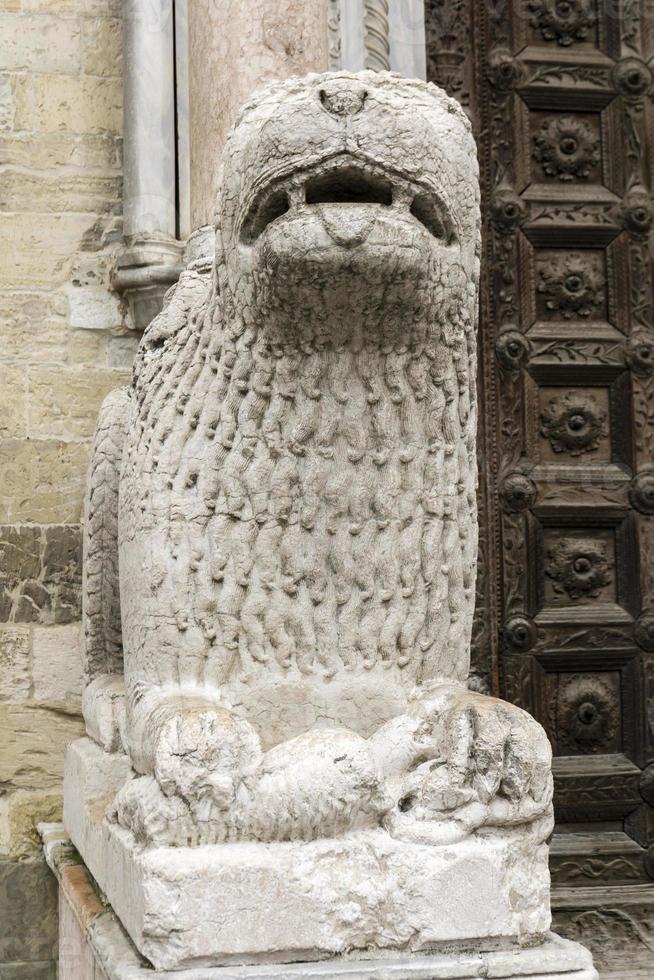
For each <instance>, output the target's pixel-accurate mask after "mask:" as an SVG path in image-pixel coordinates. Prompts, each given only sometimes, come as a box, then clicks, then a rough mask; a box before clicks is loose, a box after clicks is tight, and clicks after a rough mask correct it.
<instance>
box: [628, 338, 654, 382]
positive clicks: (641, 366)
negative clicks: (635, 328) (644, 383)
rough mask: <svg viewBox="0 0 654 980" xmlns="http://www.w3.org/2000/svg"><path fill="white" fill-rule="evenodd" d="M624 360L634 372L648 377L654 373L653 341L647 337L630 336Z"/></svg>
mask: <svg viewBox="0 0 654 980" xmlns="http://www.w3.org/2000/svg"><path fill="white" fill-rule="evenodd" d="M625 360H626V362H627V364H628V365H629V367H630V368H631V370H632V371H633V372H634V374H637V375H638V376H639V377H641V378H650V377H651V376H652V375H653V374H654V343H652V341H651V340H649V339H648V338H647V337H632V339H631V342H630V344H629V346H628V347H627V349H626V350H625Z"/></svg>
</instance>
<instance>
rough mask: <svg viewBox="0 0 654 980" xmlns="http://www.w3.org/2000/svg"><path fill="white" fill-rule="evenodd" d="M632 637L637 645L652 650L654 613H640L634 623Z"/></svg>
mask: <svg viewBox="0 0 654 980" xmlns="http://www.w3.org/2000/svg"><path fill="white" fill-rule="evenodd" d="M634 639H635V641H636V643H637V644H638V646H639V647H641V649H643V650H648V651H650V652H652V651H654V613H651V612H644V613H641V614H640V616H639V617H638V619H637V620H636V622H635V624H634Z"/></svg>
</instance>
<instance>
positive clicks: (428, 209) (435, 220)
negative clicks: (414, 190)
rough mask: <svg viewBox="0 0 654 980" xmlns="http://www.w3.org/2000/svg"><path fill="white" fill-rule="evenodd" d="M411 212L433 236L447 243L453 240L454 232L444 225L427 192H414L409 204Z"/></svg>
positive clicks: (436, 206)
mask: <svg viewBox="0 0 654 980" xmlns="http://www.w3.org/2000/svg"><path fill="white" fill-rule="evenodd" d="M411 214H412V215H413V217H414V218H415V219H416V220H417V221H419V222H420V224H421V225H424V226H425V228H426V229H427V231H428V232H429V234H430V235H433V236H434V238H438V239H440V240H441V241H444V242H446V243H447V244H448V245H450V244H451V243H452V242H453V241H454V232H453V231H452V229H451V228H448V227H447V226H446V223H445V221H444V219H443V216H442V214H441V213H440V210H439V208H438V205H437V204H436V202H435V201H434V199H433V198H432V197H431V196H430V195H429V194H416V196H415V197H414V199H413V203H412V204H411Z"/></svg>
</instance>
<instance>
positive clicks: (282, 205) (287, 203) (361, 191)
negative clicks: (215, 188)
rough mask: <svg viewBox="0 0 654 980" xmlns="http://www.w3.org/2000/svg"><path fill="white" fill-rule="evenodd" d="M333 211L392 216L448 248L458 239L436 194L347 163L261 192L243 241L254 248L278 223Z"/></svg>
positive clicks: (245, 223)
mask: <svg viewBox="0 0 654 980" xmlns="http://www.w3.org/2000/svg"><path fill="white" fill-rule="evenodd" d="M331 206H334V208H335V209H336V210H337V209H338V208H339V207H341V209H342V206H347V208H348V209H349V211H350V213H352V210H353V209H354V210H356V211H357V212H363V211H366V210H367V212H368V213H371V212H373V213H374V210H375V209H376V210H378V211H381V212H383V211H384V210H387V211H388V212H394V213H395V214H396V215H397V216H398V217H399V218H402V219H403V220H407V221H415V222H418V223H419V224H420V225H422V227H423V228H424V229H425V230H426V231H427V232H428V233H429V234H430V235H431V236H433V237H434V238H436V239H438V240H439V241H441V242H443V243H444V244H446V245H449V244H451V243H452V242H453V241H454V239H455V234H454V226H453V223H452V221H451V219H450V217H449V214H448V211H447V208H446V206H445V205H444V204H443V202H442V201H439V200H438V199H437V198H436V196H435V195H434V194H433V193H432V192H431V191H428V190H427V189H426V188H424V187H421V186H419V185H417V184H411V183H410V182H408V181H406V180H400V179H399V178H398V179H394V178H391V177H390V176H389V175H388V174H386V173H384V172H382V171H381V170H379V169H378V168H375V167H372V166H367V165H364V164H361V163H359V162H353V161H352V159H351V158H347V159H345V160H341V161H336V162H334V161H332V162H331V164H330V166H329V167H328V168H325V166H324V164H323V165H322V167H321V168H320V169H318V170H314V171H310V172H307V173H305V174H304V175H297V174H294V175H293V176H292V177H291V178H289V179H287V180H281V181H276V182H274V183H272V184H268V185H267V186H266V187H264V188H263V189H262V190H260V192H259V193H258V194H255V196H254V199H253V201H252V204H251V205H250V207H249V208H248V209H247V212H246V215H245V218H244V220H243V222H242V224H241V234H240V238H241V241H242V242H243V244H246V245H253V244H254V243H255V242H256V241H257V239H258V238H260V237H261V235H263V233H264V232H265V231H266V229H267V228H268V227H269V226H270V225H272V224H273V223H274V222H276V221H279V220H280V219H282V218H284V217H286V216H289V217H290V216H292V215H293V214H294V213H300V212H301V213H304V214H307V213H311V210H312V209H320V211H321V213H325V212H326V211H328V210H329V209H330V207H331Z"/></svg>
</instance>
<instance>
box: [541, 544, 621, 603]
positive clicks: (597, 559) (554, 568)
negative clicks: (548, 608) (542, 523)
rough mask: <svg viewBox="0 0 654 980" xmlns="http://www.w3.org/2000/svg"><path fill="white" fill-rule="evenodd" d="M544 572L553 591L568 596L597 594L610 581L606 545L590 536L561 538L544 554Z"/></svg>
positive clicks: (585, 597)
mask: <svg viewBox="0 0 654 980" xmlns="http://www.w3.org/2000/svg"><path fill="white" fill-rule="evenodd" d="M547 557H548V559H549V564H548V565H547V567H546V569H545V574H546V575H547V576H548V578H550V579H551V580H552V582H553V587H554V591H555V592H558V593H561V594H565V595H567V596H568V598H570V599H573V600H576V599H591V598H597V596H598V595H599V594H600V592H601V590H602V589H603V588H604V586H606V585H608V584H609V583H610V582H611V572H610V563H609V559H608V556H607V553H606V550H605V548H604V547H603V546H602V545H601V544H599V542H597V541H595V540H593V538H587V539H583V540H582V539H579V538H563V539H562V540H561V541H559V542H557V544H556V545H555V546H554V547H553V548H551V549H550V550H549V552H548V555H547Z"/></svg>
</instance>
